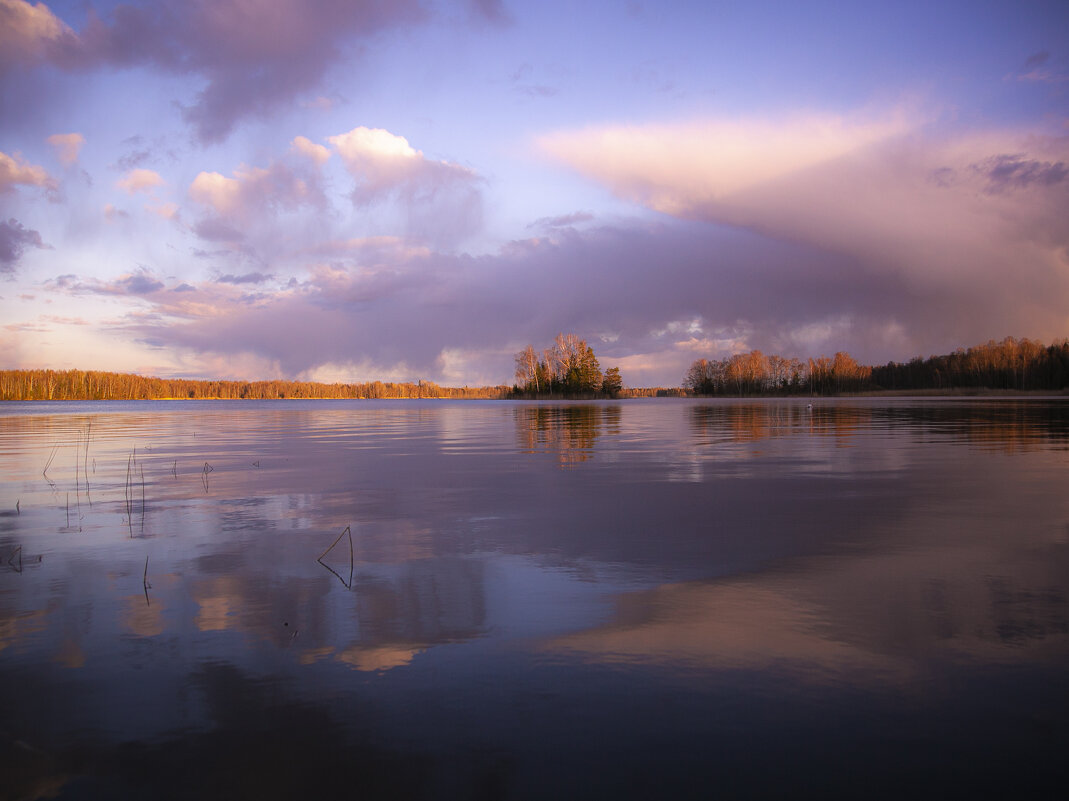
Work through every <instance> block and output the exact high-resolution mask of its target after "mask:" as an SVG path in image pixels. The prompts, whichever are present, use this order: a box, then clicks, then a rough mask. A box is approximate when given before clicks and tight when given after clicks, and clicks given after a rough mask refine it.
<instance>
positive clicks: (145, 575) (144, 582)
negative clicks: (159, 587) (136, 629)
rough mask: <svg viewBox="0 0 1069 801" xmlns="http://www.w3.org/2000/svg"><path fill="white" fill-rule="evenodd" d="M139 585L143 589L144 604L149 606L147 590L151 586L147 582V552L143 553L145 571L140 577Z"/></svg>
mask: <svg viewBox="0 0 1069 801" xmlns="http://www.w3.org/2000/svg"><path fill="white" fill-rule="evenodd" d="M141 586H142V587H143V588H144V589H145V606H151V605H152V604H150V603H149V600H148V591H149V588H150V587H151V586H152V585H151V584H149V583H148V554H145V573H144V575H142V577H141Z"/></svg>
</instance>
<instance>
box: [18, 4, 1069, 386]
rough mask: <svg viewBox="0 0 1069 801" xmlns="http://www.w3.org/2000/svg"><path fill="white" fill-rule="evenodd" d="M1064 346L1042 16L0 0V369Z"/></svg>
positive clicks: (871, 7) (1061, 190) (910, 352)
mask: <svg viewBox="0 0 1069 801" xmlns="http://www.w3.org/2000/svg"><path fill="white" fill-rule="evenodd" d="M559 332H564V333H575V334H578V335H579V336H581V337H583V338H584V339H586V340H587V342H588V343H590V344H591V345H592V347H593V348H594V351H595V353H596V354H597V356H598V358H599V360H600V362H601V366H602V368H607V367H610V366H619V368H620V370H621V374H622V377H623V380H624V384H625V385H626V386H678V385H679V384H680V383H681V382H682V380H683V377H684V375H685V373H686V370H687V367H688V366H689V365H690V364H691V363H692V362H693V361H694V360H695V359H698V358H710V359H712V358H717V359H719V358H724V357H726V356H728V355H730V354H732V353H736V352H745V351H748V350H751V349H754V348H756V349H760V350H762V351H763V352H765V353H768V354H771V353H776V354H780V355H783V356H793V357H799V358H807V357H817V356H821V355H828V356H831V355H833V354H834V353H835V352H836V351H840V350H846V351H848V352H849V353H850V354H851V355H853V356H854V357H855V358H857V359H858V360H859V361H862V362H864V363H869V364H879V363H885V362H887V361H889V360H896V361H906V360H908V359H910V358H912V357H914V356H928V355H932V354H937V353H946V352H950V351H953V350H954V349H956V348H958V347H961V346H965V347H967V346H970V345H975V344H980V343H983V342H986V341H987V340H989V339H1002V338H1003V337H1006V336H1014V337H1029V338H1033V339H1039V340H1041V341H1043V342H1051V341H1054V340H1061V339H1063V338H1065V337H1066V336H1069V4H1066V3H1065V2H1064V0H1057V1H1055V2H1030V1H1028V0H1023V1H1022V0H1017V1H1016V2H978V1H977V0H969V2H957V0H950V1H948V2H936V3H933V2H931V0H926V2H912V1H911V0H898V2H887V3H876V2H864V1H863V0H859V1H858V2H853V3H843V2H822V1H821V0H816V1H815V2H808V3H797V2H760V1H759V0H755V1H754V2H747V3H727V2H715V1H714V0H707V2H671V0H662V1H661V2H656V3H652V2H648V3H647V2H601V1H600V0H591V2H584V3H575V2H555V0H543V1H542V2H519V0H468V1H467V2H439V1H438V0H156V2H144V3H137V2H94V1H92V0H75V1H73V2H60V0H53V1H52V2H48V3H45V2H36V3H30V2H25V1H24V0H0V367H2V368H54V369H71V368H76V369H96V370H112V371H122V372H137V373H141V374H144V375H156V376H164V377H172V376H175V377H177V376H181V377H190V378H229V379H242V380H249V379H274V378H288V379H299V380H320V381H367V380H376V379H379V380H384V381H391V380H392V381H398V380H401V381H408V380H412V381H414V380H417V379H423V380H431V381H436V382H438V383H442V384H447V385H455V386H460V385H484V384H499V383H511V382H512V381H513V372H514V356H515V354H516V353H517V352H518V351H519V350H520V349H522V348H523V347H524V346H525V345H527V344H529V343H530V344H533V345H534V346H535V347H536V348H539V349H540V348H542V347H546V346H548V345H549V344H550V343H551V342H552V340H553V338H554V337H555V336H556V334H557V333H559Z"/></svg>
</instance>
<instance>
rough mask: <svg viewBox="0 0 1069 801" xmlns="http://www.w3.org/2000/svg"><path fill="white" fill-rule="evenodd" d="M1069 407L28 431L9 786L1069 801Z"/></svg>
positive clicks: (1, 681)
mask: <svg viewBox="0 0 1069 801" xmlns="http://www.w3.org/2000/svg"><path fill="white" fill-rule="evenodd" d="M1067 748H1069V401H1066V400H1064V399H1026V400H999V399H993V400H988V399H924V400H911V399H897V398H896V399H884V398H879V399H857V400H855V399H849V400H847V399H842V400H825V399H814V400H813V403H812V408H808V407H807V401H806V400H796V399H790V400H717V401H700V400H689V399H655V400H629V401H622V402H591V403H574V404H571V403H548V402H544V403H538V402H505V401H459V402H451V401H392V402H381V401H268V402H255V401H217V402H213V401H203V402H198V401H175V402H167V401H157V402H99V403H33V404H29V403H8V404H2V405H0V766H2V767H0V798H4V799H7V798H11V799H14V798H37V797H48V798H52V797H56V798H66V799H75V798H77V799H90V798H92V799H96V798H99V799H105V798H107V799H111V798H135V797H136V798H176V799H177V798H183V799H185V798H199V799H215V798H218V799H224V798H225V799H234V798H257V799H263V798H298V797H324V796H325V794H326V793H332V794H333V793H338V794H343V796H344V797H358V798H401V799H408V798H420V799H422V798H428V799H430V798H434V799H438V798H510V799H511V798H515V799H542V798H550V797H555V798H584V799H586V798H620V799H627V798H642V799H648V798H711V797H725V798H766V797H777V796H778V797H788V796H790V797H793V796H798V795H803V794H804V795H815V796H821V795H823V796H837V797H862V798H901V797H904V796H905V797H941V798H955V797H960V798H966V797H968V798H972V797H975V796H978V795H980V794H987V795H990V794H993V793H996V792H1001V793H1004V794H1006V795H1007V796H1011V797H1019V798H1043V797H1051V798H1062V797H1064V796H1063V795H1062V793H1063V792H1064V787H1065V783H1066V781H1067V779H1069V769H1067V768H1066V764H1067V760H1066V756H1065V755H1066V753H1067Z"/></svg>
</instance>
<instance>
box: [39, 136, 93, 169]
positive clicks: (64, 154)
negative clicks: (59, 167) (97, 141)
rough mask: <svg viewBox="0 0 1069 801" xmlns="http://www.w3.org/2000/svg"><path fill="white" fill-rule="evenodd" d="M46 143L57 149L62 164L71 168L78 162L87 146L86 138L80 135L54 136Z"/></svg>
mask: <svg viewBox="0 0 1069 801" xmlns="http://www.w3.org/2000/svg"><path fill="white" fill-rule="evenodd" d="M45 141H47V142H48V144H50V145H52V147H54V148H55V149H56V155H57V156H58V157H59V161H60V163H61V164H63V165H64V166H67V167H69V166H70V165H71V164H74V163H76V162H77V161H78V153H79V152H80V151H81V149H82V145H84V144H85V137H84V136H82V135H81V134H80V133H69V134H52V136H50V137H48V139H47V140H45Z"/></svg>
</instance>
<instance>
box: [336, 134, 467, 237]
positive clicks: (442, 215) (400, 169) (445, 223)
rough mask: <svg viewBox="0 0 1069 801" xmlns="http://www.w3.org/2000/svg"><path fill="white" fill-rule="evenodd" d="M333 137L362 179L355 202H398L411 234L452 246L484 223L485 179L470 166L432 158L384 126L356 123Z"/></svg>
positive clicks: (352, 172) (353, 172) (358, 181)
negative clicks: (481, 186)
mask: <svg viewBox="0 0 1069 801" xmlns="http://www.w3.org/2000/svg"><path fill="white" fill-rule="evenodd" d="M327 141H329V142H330V144H331V145H333V146H334V149H335V150H337V152H338V155H339V156H341V159H342V161H343V162H344V164H345V167H346V169H347V170H348V171H349V174H350V175H352V177H353V178H354V179H355V181H356V185H355V186H354V188H353V191H352V193H351V194H350V197H351V198H352V201H353V203H354V204H356V205H359V206H367V205H371V204H375V203H385V202H393V203H396V204H398V206H399V207H400V209H401V210H402V213H403V214H404V215H405V219H406V226H407V230H406V233H408V234H409V235H410V236H413V237H415V238H417V239H420V240H423V241H434V242H437V243H439V244H445V245H448V244H455V243H456V242H458V241H460V240H463V239H464V238H465V237H466V236H468V235H469V234H471V233H473V232H474V231H475V230H477V229H478V227H479V226H481V224H482V195H481V193H480V191H479V183H480V179H479V177H478V176H477V175H476V174H475V172H473V171H472V170H470V169H468V168H467V167H463V166H461V165H459V164H454V163H452V162H448V161H435V160H433V159H428V158H427V157H426V156H425V155H424V154H423V152H422V151H420V150H416V149H415V148H413V147H412V146H411V145H410V144H409V143H408V140H407V139H405V138H404V137H403V136H397V135H396V134H392V133H390V132H389V131H386V130H383V129H382V128H365V127H359V128H353V129H352V130H351V131H349V132H347V133H343V134H338V135H337V136H331V137H329V138H328V140H327Z"/></svg>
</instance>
